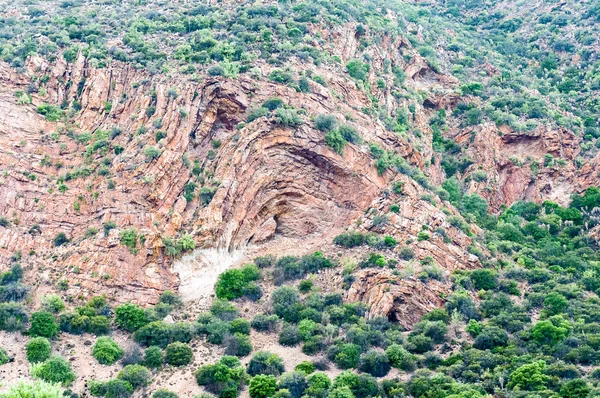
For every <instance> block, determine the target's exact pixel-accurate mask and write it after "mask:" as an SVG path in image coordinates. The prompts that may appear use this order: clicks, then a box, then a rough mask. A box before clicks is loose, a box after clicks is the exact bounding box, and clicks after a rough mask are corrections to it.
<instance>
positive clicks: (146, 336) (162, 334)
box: [133, 321, 172, 348]
mask: <svg viewBox="0 0 600 398" xmlns="http://www.w3.org/2000/svg"><path fill="white" fill-rule="evenodd" d="M133 338H134V340H135V341H136V342H137V343H139V344H140V345H142V346H146V347H149V346H151V345H157V346H159V347H161V348H165V347H166V346H167V345H168V344H169V343H171V341H172V338H171V326H169V325H167V324H166V323H164V322H162V321H155V322H150V323H149V324H147V325H145V326H143V327H141V328H140V329H138V330H137V331H136V332H135V334H134V335H133Z"/></svg>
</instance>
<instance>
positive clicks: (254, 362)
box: [246, 351, 285, 376]
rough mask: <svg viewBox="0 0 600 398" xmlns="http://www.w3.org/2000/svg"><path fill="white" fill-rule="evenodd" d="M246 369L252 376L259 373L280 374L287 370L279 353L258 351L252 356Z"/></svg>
mask: <svg viewBox="0 0 600 398" xmlns="http://www.w3.org/2000/svg"><path fill="white" fill-rule="evenodd" d="M246 371H247V372H248V374H249V375H251V376H256V375H259V374H265V375H273V376H279V375H280V374H282V373H283V372H284V371H285V368H284V366H283V360H282V359H281V358H280V357H279V356H278V355H277V354H272V353H270V352H266V351H258V352H257V353H255V354H254V355H253V356H252V358H251V359H250V362H248V367H247V370H246Z"/></svg>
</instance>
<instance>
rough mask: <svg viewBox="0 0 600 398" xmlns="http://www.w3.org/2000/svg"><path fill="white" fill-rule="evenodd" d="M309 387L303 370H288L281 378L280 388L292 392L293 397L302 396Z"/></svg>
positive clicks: (298, 397)
mask: <svg viewBox="0 0 600 398" xmlns="http://www.w3.org/2000/svg"><path fill="white" fill-rule="evenodd" d="M307 387H308V383H307V381H306V376H305V375H304V373H303V372H288V373H284V374H282V375H281V377H280V378H279V389H285V390H288V391H289V392H290V394H291V395H292V397H293V398H300V397H302V395H304V391H305V390H306V388H307Z"/></svg>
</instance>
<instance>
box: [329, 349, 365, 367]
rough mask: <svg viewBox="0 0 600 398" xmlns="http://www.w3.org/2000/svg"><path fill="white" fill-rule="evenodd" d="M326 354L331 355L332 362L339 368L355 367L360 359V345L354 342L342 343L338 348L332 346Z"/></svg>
mask: <svg viewBox="0 0 600 398" xmlns="http://www.w3.org/2000/svg"><path fill="white" fill-rule="evenodd" d="M331 350H332V352H330V353H328V355H330V356H332V357H333V363H335V365H336V366H337V367H338V368H340V369H350V368H356V367H357V366H358V361H359V359H360V352H361V349H360V346H358V345H356V344H343V345H341V346H340V347H339V348H338V347H335V346H334V347H332V349H331Z"/></svg>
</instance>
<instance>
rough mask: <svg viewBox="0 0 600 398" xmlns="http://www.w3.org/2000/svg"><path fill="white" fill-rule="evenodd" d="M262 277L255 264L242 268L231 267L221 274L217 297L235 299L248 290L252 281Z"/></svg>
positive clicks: (217, 286) (218, 281)
mask: <svg viewBox="0 0 600 398" xmlns="http://www.w3.org/2000/svg"><path fill="white" fill-rule="evenodd" d="M258 279H260V271H259V269H258V267H256V266H255V265H246V266H245V267H243V268H241V269H231V270H228V271H225V272H223V273H222V274H221V275H219V279H218V280H217V284H216V288H215V290H216V294H217V298H219V299H221V300H234V299H236V298H240V297H242V296H243V295H244V293H245V292H246V288H247V287H248V284H249V283H250V282H253V281H256V280H258Z"/></svg>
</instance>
